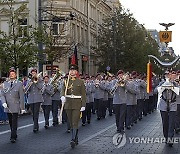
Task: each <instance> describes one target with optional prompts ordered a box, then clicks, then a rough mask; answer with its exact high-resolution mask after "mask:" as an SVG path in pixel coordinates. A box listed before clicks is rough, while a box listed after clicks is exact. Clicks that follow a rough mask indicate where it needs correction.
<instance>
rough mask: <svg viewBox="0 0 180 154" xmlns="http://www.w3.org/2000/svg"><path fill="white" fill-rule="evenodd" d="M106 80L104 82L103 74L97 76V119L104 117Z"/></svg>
mask: <svg viewBox="0 0 180 154" xmlns="http://www.w3.org/2000/svg"><path fill="white" fill-rule="evenodd" d="M104 90H105V87H104V82H102V76H101V74H98V75H97V76H96V80H95V106H96V114H97V120H100V119H101V118H105V117H103V116H104V115H103V98H104Z"/></svg>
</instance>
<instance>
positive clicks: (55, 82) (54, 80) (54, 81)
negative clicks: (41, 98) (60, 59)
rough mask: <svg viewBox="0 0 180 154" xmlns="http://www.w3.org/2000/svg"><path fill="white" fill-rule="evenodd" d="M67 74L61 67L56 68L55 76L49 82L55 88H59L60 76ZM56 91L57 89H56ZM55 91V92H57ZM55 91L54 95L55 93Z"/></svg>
mask: <svg viewBox="0 0 180 154" xmlns="http://www.w3.org/2000/svg"><path fill="white" fill-rule="evenodd" d="M65 75H66V74H65V73H64V72H63V71H61V70H60V69H58V68H57V69H56V74H55V75H54V76H53V78H52V79H51V81H50V82H49V84H52V85H53V87H54V89H55V90H57V88H58V85H59V78H60V77H64V76H65ZM55 92H56V91H55ZM55 92H54V93H55ZM54 93H53V94H52V95H54Z"/></svg>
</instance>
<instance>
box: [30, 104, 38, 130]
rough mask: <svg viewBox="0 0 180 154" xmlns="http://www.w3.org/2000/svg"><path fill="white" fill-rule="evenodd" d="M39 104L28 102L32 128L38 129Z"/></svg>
mask: <svg viewBox="0 0 180 154" xmlns="http://www.w3.org/2000/svg"><path fill="white" fill-rule="evenodd" d="M40 104H41V103H40V102H38V103H33V104H30V108H31V111H32V114H33V122H34V129H39V124H38V119H39V109H40Z"/></svg>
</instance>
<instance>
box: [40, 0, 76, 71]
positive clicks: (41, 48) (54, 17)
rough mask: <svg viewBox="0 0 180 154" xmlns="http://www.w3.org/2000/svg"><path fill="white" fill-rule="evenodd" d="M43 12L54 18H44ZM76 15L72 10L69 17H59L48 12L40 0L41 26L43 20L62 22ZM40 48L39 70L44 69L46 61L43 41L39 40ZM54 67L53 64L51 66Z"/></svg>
mask: <svg viewBox="0 0 180 154" xmlns="http://www.w3.org/2000/svg"><path fill="white" fill-rule="evenodd" d="M42 12H45V13H47V14H49V15H50V16H51V17H52V18H50V19H42ZM75 16H76V14H74V13H73V12H70V14H69V17H58V16H56V15H54V14H52V12H51V13H50V12H48V11H47V10H44V9H42V3H41V0H38V26H39V28H41V27H42V22H43V21H51V22H56V23H57V22H62V21H68V20H73V19H74V17H75ZM38 48H39V54H38V56H39V62H38V69H39V72H42V71H43V63H44V61H43V60H42V59H44V58H43V57H44V55H43V43H42V42H39V43H38ZM51 67H52V66H51Z"/></svg>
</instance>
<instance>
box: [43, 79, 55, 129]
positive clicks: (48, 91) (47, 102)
mask: <svg viewBox="0 0 180 154" xmlns="http://www.w3.org/2000/svg"><path fill="white" fill-rule="evenodd" d="M41 91H42V94H43V99H44V102H42V105H41V106H42V109H43V112H44V118H45V126H44V128H45V129H48V127H49V115H50V111H51V107H52V98H51V95H52V94H53V93H54V90H53V86H52V85H51V84H49V76H44V84H43V88H42V90H41Z"/></svg>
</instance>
